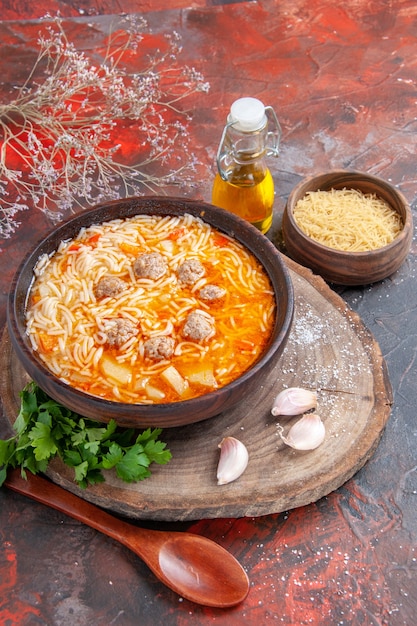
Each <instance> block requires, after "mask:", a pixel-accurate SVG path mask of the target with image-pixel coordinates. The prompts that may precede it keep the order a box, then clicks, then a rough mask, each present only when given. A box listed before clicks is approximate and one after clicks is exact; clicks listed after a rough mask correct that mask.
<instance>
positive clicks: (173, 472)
mask: <svg viewBox="0 0 417 626" xmlns="http://www.w3.org/2000/svg"><path fill="white" fill-rule="evenodd" d="M286 262H287V265H288V267H289V270H290V273H291V278H292V281H293V284H294V294H295V315H294V321H293V325H292V329H291V333H290V337H289V340H288V343H287V346H286V348H285V350H284V352H283V354H282V356H281V357H280V358H279V359H278V360H277V363H276V364H275V367H274V369H273V371H272V373H271V374H270V375H269V376H268V378H266V379H265V381H264V384H263V385H262V386H260V387H259V389H258V391H257V392H256V393H254V394H253V395H252V396H251V397H250V398H248V399H246V400H245V401H244V402H242V403H240V404H239V405H238V406H236V407H235V408H234V409H232V410H230V411H227V412H225V413H222V414H220V415H219V416H217V417H214V418H211V419H209V420H206V421H204V422H199V423H197V424H195V425H192V426H187V427H180V428H171V429H165V430H164V431H163V433H162V436H161V438H162V439H163V441H166V442H167V444H168V447H169V448H170V450H171V452H172V455H173V458H172V460H171V461H170V463H169V464H168V465H166V466H160V467H159V466H156V467H154V468H153V471H152V477H151V478H149V479H147V480H144V481H142V482H140V483H135V484H131V485H128V484H126V483H123V482H122V481H120V480H119V479H117V478H116V476H115V475H114V474H113V473H112V472H108V473H106V482H105V483H103V484H101V485H96V486H94V487H89V488H88V489H86V490H81V489H79V488H78V487H77V485H76V484H75V483H74V482H73V473H72V470H71V469H69V468H67V467H66V466H64V465H63V464H62V463H61V462H60V461H59V460H54V461H53V462H52V463H51V464H50V466H49V468H48V472H47V475H48V476H49V478H50V479H51V480H52V481H54V482H56V483H58V484H59V485H61V486H62V487H64V488H66V489H68V490H69V491H72V492H74V493H76V494H78V495H79V496H81V497H82V498H84V499H86V500H89V501H90V502H93V503H95V504H97V505H99V506H102V507H104V508H106V509H109V510H111V511H113V512H115V513H120V514H122V515H126V516H128V517H131V518H136V519H153V520H161V521H185V520H187V521H190V520H196V519H203V518H214V517H243V516H259V515H266V514H271V513H278V512H281V511H285V510H289V509H292V508H295V507H299V506H302V505H306V504H309V503H311V502H315V501H317V500H318V499H320V498H321V497H323V496H325V495H327V494H328V493H330V492H331V491H333V490H335V489H337V488H338V487H340V486H341V485H342V484H343V483H345V482H346V481H347V480H348V479H349V478H350V477H351V476H353V475H354V474H355V473H356V472H357V471H358V470H359V469H360V468H361V467H362V466H363V465H364V464H365V463H366V461H367V460H368V459H369V458H370V457H371V455H372V454H373V452H374V451H375V448H376V446H377V445H378V442H379V439H380V437H381V434H382V432H383V429H384V426H385V424H386V422H387V420H388V417H389V414H390V410H391V405H392V392H391V386H390V382H389V378H388V374H387V369H386V365H385V361H384V359H383V357H382V355H381V351H380V348H379V346H378V344H377V343H376V341H375V340H374V338H373V336H372V335H371V333H370V332H369V331H368V330H367V329H366V328H365V327H364V325H363V323H362V322H361V320H360V318H359V316H358V315H357V314H356V313H354V312H352V311H351V310H350V309H349V308H348V307H347V305H346V303H345V302H344V301H343V300H342V299H341V298H340V297H339V296H338V295H337V294H335V293H334V292H333V291H332V290H331V289H330V288H329V287H328V286H327V285H326V283H325V282H324V281H323V280H322V279H321V278H319V277H317V276H314V275H313V274H312V273H311V272H310V270H308V269H306V268H303V267H301V266H299V265H297V264H295V263H294V262H293V261H291V260H290V259H286ZM0 368H1V372H2V378H1V381H0V393H1V396H2V399H3V404H4V410H5V415H6V418H7V419H8V421H9V423H10V424H12V423H13V422H14V419H15V417H16V415H17V412H18V410H19V405H20V399H19V392H20V390H21V389H22V388H23V387H24V385H25V384H26V383H27V380H28V378H27V375H26V373H25V372H24V370H23V368H22V367H21V365H20V363H19V362H18V360H17V357H16V356H15V354H14V352H13V350H12V347H11V344H10V341H9V337H8V334H7V331H5V332H4V334H3V337H2V342H1V355H0ZM286 387H305V388H308V389H316V390H317V392H318V407H317V413H319V414H320V416H321V417H322V419H323V421H324V422H325V426H326V439H325V441H324V443H323V444H322V445H321V446H320V447H319V448H318V449H316V450H314V451H309V452H299V451H296V450H293V449H292V448H289V447H287V446H286V445H285V444H284V443H283V442H282V441H281V439H280V437H279V434H278V428H277V422H278V418H275V417H273V416H272V414H271V407H272V403H273V400H274V398H275V396H276V395H277V394H278V393H279V392H280V391H281V390H282V389H284V388H286ZM296 419H297V418H279V422H280V424H281V425H282V427H283V428H284V433H286V432H287V430H288V428H289V426H290V425H291V424H292V423H293V422H294V421H295V420H296ZM228 435H232V436H234V437H236V438H238V439H240V440H241V441H242V442H243V443H244V444H245V445H246V447H247V448H248V451H249V464H248V467H247V469H246V471H245V473H244V474H243V475H242V476H241V477H240V478H239V479H238V480H237V481H235V482H233V483H230V484H228V485H223V486H218V485H217V482H216V468H217V463H218V459H219V448H218V444H219V443H220V442H221V440H222V438H223V437H225V436H228Z"/></svg>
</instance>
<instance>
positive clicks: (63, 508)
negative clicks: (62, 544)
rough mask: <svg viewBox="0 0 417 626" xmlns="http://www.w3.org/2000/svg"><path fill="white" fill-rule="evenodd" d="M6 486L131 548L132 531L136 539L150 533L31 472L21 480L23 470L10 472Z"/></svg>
mask: <svg viewBox="0 0 417 626" xmlns="http://www.w3.org/2000/svg"><path fill="white" fill-rule="evenodd" d="M4 484H5V486H6V487H8V488H9V489H11V490H12V491H16V492H17V493H20V494H23V495H25V496H28V497H30V498H32V500H36V501H37V502H40V503H42V504H46V505H47V506H50V507H52V508H53V509H56V510H57V511H60V512H61V513H65V514H66V515H69V517H72V518H74V519H76V520H78V521H80V522H83V523H84V524H86V525H87V526H90V527H91V528H94V529H96V530H99V531H100V532H102V533H104V534H105V535H108V536H109V537H112V538H113V539H117V540H118V541H120V542H121V543H123V544H124V545H127V546H128V547H130V544H129V540H127V541H126V540H125V535H126V532H128V531H129V530H130V529H131V528H132V531H131V532H134V533H135V534H136V536H137V535H138V534H140V533H141V532H142V531H144V532H147V531H146V529H143V528H136V527H135V528H133V527H131V526H130V525H129V524H127V523H126V522H124V521H123V520H119V519H118V518H116V517H113V516H112V515H110V514H109V513H106V511H103V510H102V509H100V508H99V507H97V506H95V505H94V504H91V503H90V502H87V501H86V500H84V499H83V498H80V497H79V496H76V495H75V494H73V493H71V492H70V491H67V490H66V489H63V488H62V487H59V486H58V485H55V484H54V483H53V482H51V481H50V480H47V479H45V478H41V477H40V476H37V475H35V474H32V473H30V472H27V477H26V479H25V478H23V477H22V475H21V473H20V470H18V469H13V470H9V471H8V473H7V478H6V480H5V482H4Z"/></svg>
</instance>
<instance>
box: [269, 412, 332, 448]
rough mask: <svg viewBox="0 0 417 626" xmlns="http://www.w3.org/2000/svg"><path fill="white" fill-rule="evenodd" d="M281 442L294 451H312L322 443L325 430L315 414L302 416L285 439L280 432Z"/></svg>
mask: <svg viewBox="0 0 417 626" xmlns="http://www.w3.org/2000/svg"><path fill="white" fill-rule="evenodd" d="M279 434H280V436H281V439H282V441H283V442H284V443H285V444H287V446H291V448H295V449H296V450H314V449H315V448H318V447H319V445H321V444H322V443H323V441H324V438H325V436H326V428H325V426H324V424H323V422H322V421H321V418H320V416H319V415H317V413H308V414H307V415H303V417H302V418H301V419H299V420H298V421H297V422H296V423H295V424H294V425H293V426H291V428H290V430H289V431H288V434H287V436H286V437H284V436H283V434H282V428H281V430H280V433H279Z"/></svg>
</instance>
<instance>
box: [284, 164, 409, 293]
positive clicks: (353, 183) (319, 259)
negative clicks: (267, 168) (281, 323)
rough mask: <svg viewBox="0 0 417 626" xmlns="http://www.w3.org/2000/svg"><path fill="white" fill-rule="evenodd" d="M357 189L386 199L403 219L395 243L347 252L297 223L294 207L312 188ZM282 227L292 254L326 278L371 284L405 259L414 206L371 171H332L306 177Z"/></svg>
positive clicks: (293, 195) (293, 194)
mask: <svg viewBox="0 0 417 626" xmlns="http://www.w3.org/2000/svg"><path fill="white" fill-rule="evenodd" d="M332 188H333V189H344V188H346V189H357V190H359V191H361V192H363V193H373V194H376V195H377V196H378V197H380V198H381V199H383V200H385V201H386V202H387V203H388V204H389V205H390V206H391V207H392V208H393V209H394V210H395V211H397V212H398V213H399V214H400V215H401V217H402V220H403V224H404V227H403V230H402V231H401V233H400V234H399V235H398V236H397V237H396V238H395V239H394V241H393V242H392V243H390V244H389V245H387V246H384V247H382V248H378V249H376V250H371V251H369V252H344V251H340V250H335V249H333V248H329V247H327V246H324V245H322V244H320V243H318V242H317V241H314V240H313V239H311V238H310V237H309V236H308V235H306V234H305V233H304V232H303V231H302V230H301V229H300V228H299V226H297V224H296V222H295V220H294V216H293V211H294V207H295V206H296V204H297V202H298V200H300V199H301V198H303V197H304V196H305V195H306V193H307V192H308V191H318V190H322V191H328V190H330V189H332ZM282 230H283V237H284V242H285V246H286V248H287V251H288V254H289V256H291V257H292V258H293V259H294V260H295V261H297V262H298V263H300V264H301V265H304V266H306V267H309V268H310V269H311V270H313V272H315V273H317V274H319V275H320V276H322V277H323V278H324V279H325V280H327V281H328V282H331V283H335V284H339V285H352V286H353V285H367V284H370V283H374V282H377V281H379V280H382V279H384V278H387V277H388V276H391V274H393V273H394V272H395V271H396V270H397V269H398V268H399V267H400V265H401V264H402V263H403V262H404V260H405V258H406V256H407V254H408V252H409V250H410V246H411V240H412V238H413V221H412V215H411V209H410V207H409V205H408V203H407V201H406V199H405V198H404V196H403V195H402V194H401V193H400V192H399V191H397V190H396V189H395V188H394V187H393V186H392V185H390V184H389V183H387V182H386V181H384V180H382V179H381V178H377V177H376V176H371V175H369V174H363V173H361V172H351V171H343V170H341V171H332V172H327V173H323V174H318V175H317V176H312V177H310V178H306V179H304V180H302V181H301V182H300V183H299V184H298V185H297V186H296V187H295V188H294V189H293V190H292V192H291V193H290V196H289V198H288V202H287V206H286V208H285V211H284V216H283V222H282Z"/></svg>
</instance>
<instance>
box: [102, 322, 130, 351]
mask: <svg viewBox="0 0 417 626" xmlns="http://www.w3.org/2000/svg"><path fill="white" fill-rule="evenodd" d="M104 332H105V333H106V335H107V343H108V344H109V346H114V347H115V348H120V346H122V345H123V344H124V343H126V341H128V340H129V339H131V338H132V337H134V336H135V335H137V334H138V330H137V328H135V327H134V325H133V324H132V322H131V321H130V320H126V319H123V318H122V317H114V318H111V319H108V320H106V321H105V322H104Z"/></svg>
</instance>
